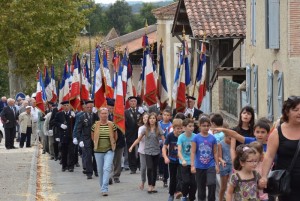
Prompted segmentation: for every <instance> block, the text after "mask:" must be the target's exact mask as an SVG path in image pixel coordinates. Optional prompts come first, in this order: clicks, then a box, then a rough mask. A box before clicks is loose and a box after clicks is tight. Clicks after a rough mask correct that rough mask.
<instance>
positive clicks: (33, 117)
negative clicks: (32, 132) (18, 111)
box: [31, 106, 39, 123]
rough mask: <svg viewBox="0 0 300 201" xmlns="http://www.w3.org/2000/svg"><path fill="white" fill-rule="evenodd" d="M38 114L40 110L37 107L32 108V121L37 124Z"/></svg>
mask: <svg viewBox="0 0 300 201" xmlns="http://www.w3.org/2000/svg"><path fill="white" fill-rule="evenodd" d="M38 113H39V110H38V109H37V108H36V107H32V106H31V116H32V121H33V122H34V123H36V122H37V121H38Z"/></svg>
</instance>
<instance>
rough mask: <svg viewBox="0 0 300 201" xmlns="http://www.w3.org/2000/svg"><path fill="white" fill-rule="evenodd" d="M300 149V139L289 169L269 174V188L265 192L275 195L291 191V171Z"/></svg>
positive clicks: (286, 193)
mask: <svg viewBox="0 0 300 201" xmlns="http://www.w3.org/2000/svg"><path fill="white" fill-rule="evenodd" d="M299 150H300V140H299V141H298V146H297V150H296V153H295V154H294V157H293V160H292V162H291V164H290V166H289V168H288V169H287V170H274V171H271V172H270V173H269V175H268V184H267V188H266V189H264V192H265V193H268V194H269V195H273V196H279V195H288V194H289V193H290V192H291V174H290V173H291V171H292V169H293V167H294V165H295V162H296V160H297V157H298V154H299Z"/></svg>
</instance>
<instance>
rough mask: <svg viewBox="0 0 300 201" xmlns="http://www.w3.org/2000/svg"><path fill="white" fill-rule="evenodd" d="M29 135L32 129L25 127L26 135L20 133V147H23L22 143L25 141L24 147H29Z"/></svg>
mask: <svg viewBox="0 0 300 201" xmlns="http://www.w3.org/2000/svg"><path fill="white" fill-rule="evenodd" d="M31 133H32V128H31V127H27V129H26V133H21V139H20V147H21V148H23V147H24V142H25V140H26V147H30V142H31V141H30V140H31Z"/></svg>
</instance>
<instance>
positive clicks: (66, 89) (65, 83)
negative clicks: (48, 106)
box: [58, 61, 70, 110]
mask: <svg viewBox="0 0 300 201" xmlns="http://www.w3.org/2000/svg"><path fill="white" fill-rule="evenodd" d="M69 80H70V75H69V65H68V61H66V63H65V66H64V72H63V75H62V78H61V83H60V86H59V105H58V109H59V110H60V109H61V104H60V103H61V102H63V101H69V94H70V86H69Z"/></svg>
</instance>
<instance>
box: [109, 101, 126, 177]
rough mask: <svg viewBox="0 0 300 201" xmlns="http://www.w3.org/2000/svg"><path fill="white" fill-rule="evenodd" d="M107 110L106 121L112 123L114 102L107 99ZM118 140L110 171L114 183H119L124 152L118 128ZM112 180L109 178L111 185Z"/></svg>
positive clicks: (122, 138)
mask: <svg viewBox="0 0 300 201" xmlns="http://www.w3.org/2000/svg"><path fill="white" fill-rule="evenodd" d="M106 100H107V108H108V113H109V114H108V120H109V121H113V120H114V115H113V110H114V106H115V100H114V99H110V98H107V99H106ZM117 134H118V139H117V142H116V149H115V155H114V160H113V169H112V175H111V177H112V178H113V179H114V182H115V183H120V176H121V172H122V156H123V152H124V147H125V137H124V134H123V133H122V131H121V130H120V129H119V128H118V129H117ZM112 178H110V182H109V183H112Z"/></svg>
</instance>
